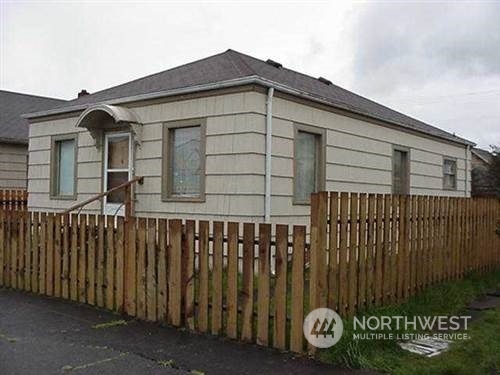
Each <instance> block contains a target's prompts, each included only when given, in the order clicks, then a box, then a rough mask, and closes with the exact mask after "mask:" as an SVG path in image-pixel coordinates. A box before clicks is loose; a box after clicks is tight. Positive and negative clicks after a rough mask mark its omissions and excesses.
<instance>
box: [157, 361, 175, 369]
mask: <svg viewBox="0 0 500 375" xmlns="http://www.w3.org/2000/svg"><path fill="white" fill-rule="evenodd" d="M158 364H159V365H160V366H163V367H170V368H176V367H177V365H176V363H175V361H174V360H173V359H168V360H159V361H158Z"/></svg>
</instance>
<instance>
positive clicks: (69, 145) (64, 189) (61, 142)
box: [51, 135, 76, 199]
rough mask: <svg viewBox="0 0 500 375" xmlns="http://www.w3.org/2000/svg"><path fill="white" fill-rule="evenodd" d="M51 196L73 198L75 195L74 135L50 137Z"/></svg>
mask: <svg viewBox="0 0 500 375" xmlns="http://www.w3.org/2000/svg"><path fill="white" fill-rule="evenodd" d="M51 164H52V165H51V174H52V175H51V196H52V197H53V198H62V199H74V198H75V195H76V189H75V181H76V136H74V135H71V136H63V137H55V138H53V139H52V163H51Z"/></svg>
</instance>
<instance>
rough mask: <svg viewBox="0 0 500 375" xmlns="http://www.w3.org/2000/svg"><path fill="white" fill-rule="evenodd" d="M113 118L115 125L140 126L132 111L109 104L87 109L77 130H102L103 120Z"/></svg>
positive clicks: (77, 124) (81, 116)
mask: <svg viewBox="0 0 500 375" xmlns="http://www.w3.org/2000/svg"><path fill="white" fill-rule="evenodd" d="M108 116H109V117H111V118H112V119H113V120H114V122H115V123H121V122H127V123H131V124H139V120H138V119H137V116H136V115H135V113H134V112H132V110H130V109H128V108H125V107H120V106H116V105H109V104H98V105H94V106H91V107H89V108H87V109H86V110H85V111H83V113H82V114H81V115H80V117H79V118H78V121H77V122H76V127H77V128H87V129H90V128H100V127H101V126H102V120H105V119H107V118H108Z"/></svg>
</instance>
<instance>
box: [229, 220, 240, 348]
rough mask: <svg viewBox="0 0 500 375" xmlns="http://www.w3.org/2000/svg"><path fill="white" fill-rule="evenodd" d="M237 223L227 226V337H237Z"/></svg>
mask: <svg viewBox="0 0 500 375" xmlns="http://www.w3.org/2000/svg"><path fill="white" fill-rule="evenodd" d="M238 232H239V225H238V223H235V222H232V223H228V225H227V336H228V337H229V338H232V339H236V338H237V337H238V236H239V233H238Z"/></svg>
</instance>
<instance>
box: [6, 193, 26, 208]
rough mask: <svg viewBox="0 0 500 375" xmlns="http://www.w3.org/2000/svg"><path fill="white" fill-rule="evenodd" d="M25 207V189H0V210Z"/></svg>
mask: <svg viewBox="0 0 500 375" xmlns="http://www.w3.org/2000/svg"><path fill="white" fill-rule="evenodd" d="M27 207H28V192H27V191H26V190H19V189H18V190H14V189H0V210H26V209H27Z"/></svg>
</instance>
